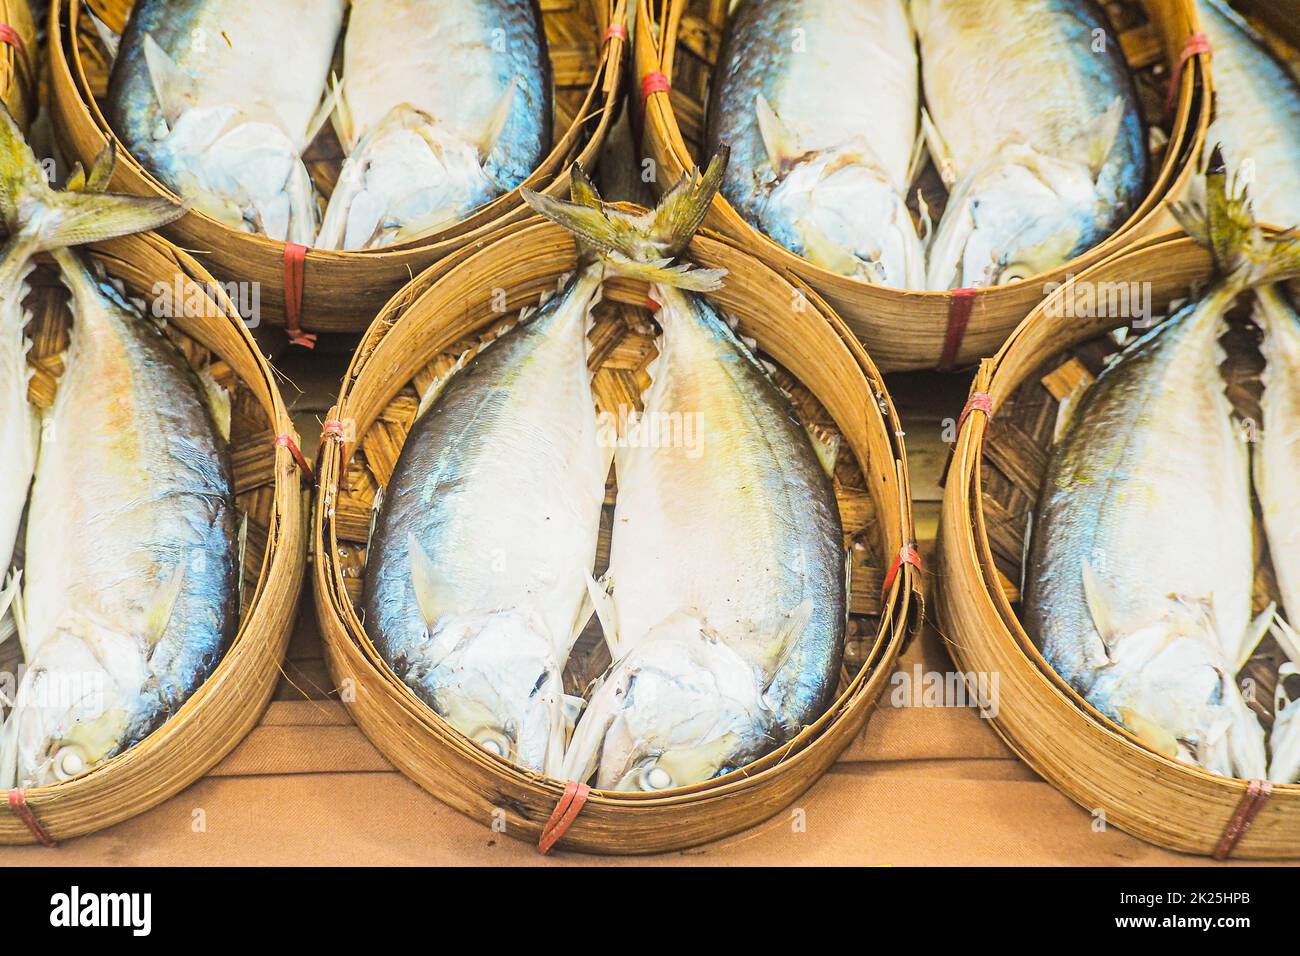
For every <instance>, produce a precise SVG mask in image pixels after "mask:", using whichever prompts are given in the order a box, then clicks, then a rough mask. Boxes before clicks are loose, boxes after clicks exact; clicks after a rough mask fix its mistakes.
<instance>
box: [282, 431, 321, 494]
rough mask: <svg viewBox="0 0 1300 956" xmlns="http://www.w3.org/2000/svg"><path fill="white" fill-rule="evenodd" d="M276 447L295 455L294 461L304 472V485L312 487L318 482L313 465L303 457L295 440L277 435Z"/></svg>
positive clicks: (287, 436) (288, 436)
mask: <svg viewBox="0 0 1300 956" xmlns="http://www.w3.org/2000/svg"><path fill="white" fill-rule="evenodd" d="M275 447H276V448H287V449H289V454H291V455H293V460H294V461H295V462H296V463H297V465H298V469H299V470H300V471H301V472H302V481H303V484H305V485H311V484H312V483H314V482H315V481H316V476H315V475H314V474H312V470H311V465H309V464H308V463H307V459H306V458H304V457H303V454H302V450H301V449H299V448H298V444H297V442H295V441H294V440H293V438H292V436H290V435H276V436H275Z"/></svg>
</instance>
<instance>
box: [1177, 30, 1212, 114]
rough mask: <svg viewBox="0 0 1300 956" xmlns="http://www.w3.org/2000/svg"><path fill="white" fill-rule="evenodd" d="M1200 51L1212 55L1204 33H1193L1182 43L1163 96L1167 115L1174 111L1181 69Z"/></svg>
mask: <svg viewBox="0 0 1300 956" xmlns="http://www.w3.org/2000/svg"><path fill="white" fill-rule="evenodd" d="M1202 53H1205V54H1209V55H1210V56H1213V55H1214V47H1213V46H1211V45H1210V38H1209V37H1208V36H1206V35H1205V34H1204V33H1193V34H1192V35H1191V36H1189V37H1188V38H1187V42H1186V43H1184V44H1183V52H1182V53H1180V54H1178V62H1177V63H1175V64H1174V72H1173V75H1172V76H1171V77H1170V78H1169V93H1168V95H1167V96H1166V97H1165V115H1166V116H1169V115H1171V114H1172V113H1173V111H1174V101H1175V100H1176V99H1177V98H1178V87H1179V86H1180V85H1181V84H1182V81H1183V70H1184V69H1185V68H1186V67H1187V61H1188V60H1190V59H1191V58H1192V57H1194V56H1200V55H1201V54H1202Z"/></svg>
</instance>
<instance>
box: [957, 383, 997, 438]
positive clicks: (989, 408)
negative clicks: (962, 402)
mask: <svg viewBox="0 0 1300 956" xmlns="http://www.w3.org/2000/svg"><path fill="white" fill-rule="evenodd" d="M971 412H983V413H984V414H985V415H986V416H987V417H989V418H992V417H993V396H992V395H990V394H989V393H988V392H972V393H971V397H970V398H969V399H968V400H967V402H966V407H965V408H963V409H962V410H961V417H960V418H958V419H957V431H958V432H960V431H961V427H962V426H963V425H965V424H966V419H968V418H970V415H971Z"/></svg>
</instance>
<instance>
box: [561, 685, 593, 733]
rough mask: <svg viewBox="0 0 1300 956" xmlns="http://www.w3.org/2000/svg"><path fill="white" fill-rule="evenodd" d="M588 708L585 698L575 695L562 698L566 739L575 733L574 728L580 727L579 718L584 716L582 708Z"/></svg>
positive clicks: (566, 695) (565, 695)
mask: <svg viewBox="0 0 1300 956" xmlns="http://www.w3.org/2000/svg"><path fill="white" fill-rule="evenodd" d="M586 706H587V700H586V698H584V697H577V696H575V695H573V694H564V695H562V696H561V698H560V709H561V711H562V712H563V713H564V725H565V739H566V740H567V739H568V737H569V736H570V735H571V734H572V733H573V728H574V727H576V726H577V725H578V718H579V717H581V716H582V708H584V707H586Z"/></svg>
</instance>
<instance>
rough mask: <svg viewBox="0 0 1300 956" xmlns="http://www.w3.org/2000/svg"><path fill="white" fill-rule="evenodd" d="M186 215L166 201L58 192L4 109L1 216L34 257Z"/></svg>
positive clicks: (0, 130)
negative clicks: (23, 238) (48, 181)
mask: <svg viewBox="0 0 1300 956" xmlns="http://www.w3.org/2000/svg"><path fill="white" fill-rule="evenodd" d="M96 166H97V167H98V166H99V163H96ZM184 211H185V210H184V208H183V207H181V206H179V205H177V204H176V203H174V202H172V201H171V200H169V199H163V198H161V197H155V198H144V197H140V196H119V195H115V194H103V195H94V194H90V193H85V192H71V193H69V192H62V193H61V192H55V191H54V190H53V189H51V188H50V187H49V185H48V183H47V182H46V179H45V171H44V169H43V168H42V167H41V165H40V163H38V162H37V161H36V155H35V154H34V153H33V152H32V149H31V147H30V146H28V145H27V142H26V140H25V139H24V138H23V134H22V131H21V130H20V129H19V128H18V125H17V124H16V123H15V122H14V119H13V117H12V116H11V115H10V113H9V111H8V110H7V109H3V110H0V215H3V218H4V222H5V225H6V226H7V227H8V229H9V233H10V235H11V236H13V237H15V239H16V238H17V236H18V234H23V235H25V236H26V237H27V239H28V241H27V242H26V243H23V245H24V246H25V247H26V250H27V252H28V254H34V253H37V252H46V251H49V250H52V249H56V248H60V247H63V246H73V245H80V244H82V243H86V242H99V241H101V240H104V239H113V238H116V237H118V236H123V235H126V234H128V233H132V232H144V231H148V230H150V229H156V228H158V227H159V226H163V225H166V224H167V223H169V222H172V221H173V220H175V219H177V218H179V217H180V216H181V215H182V214H183V213H184Z"/></svg>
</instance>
